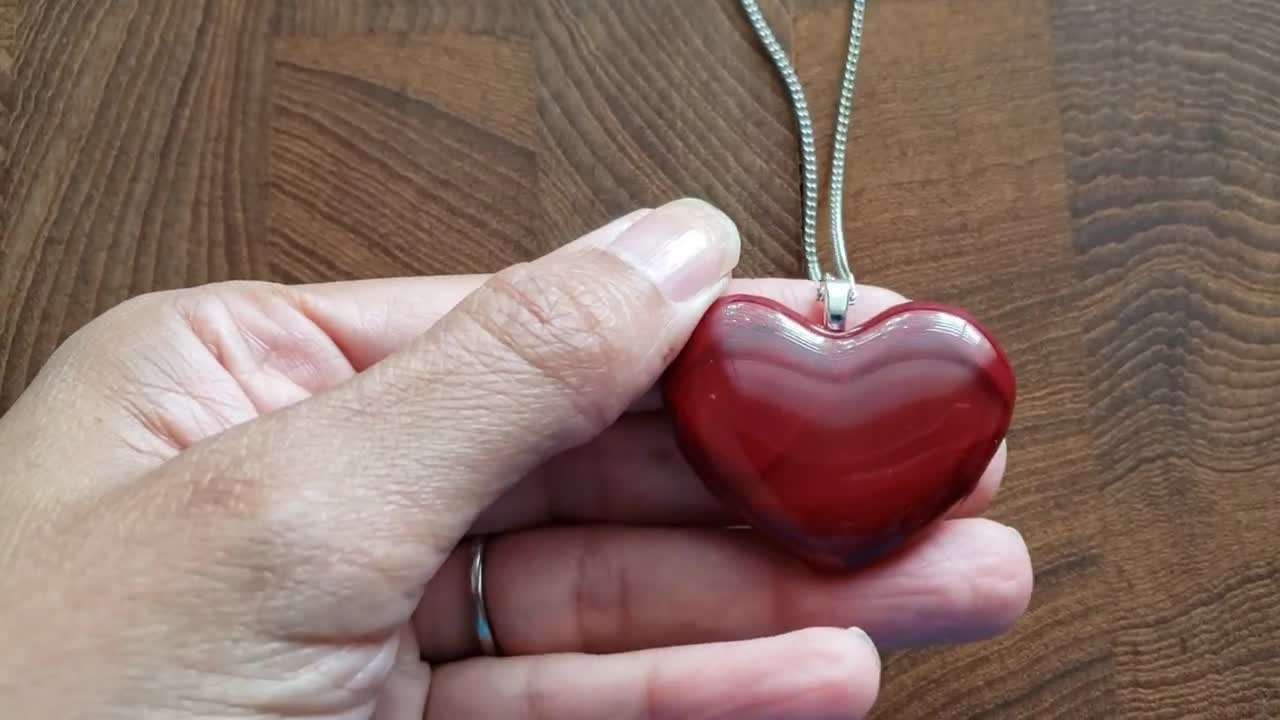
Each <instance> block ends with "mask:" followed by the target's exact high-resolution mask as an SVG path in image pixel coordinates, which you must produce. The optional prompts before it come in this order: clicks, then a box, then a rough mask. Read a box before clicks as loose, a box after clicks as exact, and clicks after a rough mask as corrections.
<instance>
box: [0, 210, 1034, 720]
mask: <svg viewBox="0 0 1280 720" xmlns="http://www.w3.org/2000/svg"><path fill="white" fill-rule="evenodd" d="M738 243H739V241H738V237H737V233H736V231H735V230H734V228H733V226H732V224H731V223H730V222H729V221H728V220H727V219H726V218H725V217H724V216H723V215H721V214H719V213H718V212H716V211H714V210H712V209H710V208H708V207H707V206H705V205H703V204H701V203H696V202H691V201H681V202H677V203H673V204H671V205H668V206H665V207H662V208H660V209H657V210H654V211H650V212H640V213H636V214H632V215H630V216H628V217H626V218H623V219H620V220H618V221H616V222H614V223H612V224H610V225H608V226H606V227H604V228H602V229H600V230H597V231H595V232H593V233H591V234H589V235H587V236H585V237H583V238H581V239H580V240H578V241H576V242H574V243H572V244H570V245H568V246H566V247H564V248H563V249H561V250H558V251H556V252H554V253H552V254H550V255H548V256H547V257H545V258H542V259H539V260H537V261H536V262H533V263H530V264H526V265H521V266H517V267H514V268H511V269H509V270H506V271H504V272H502V273H499V274H497V275H494V276H492V277H444V278H413V279H394V280H377V281H364V282H350V283H337V284H327V285H311V286H296V287H283V286H277V285H268V284H260V283H226V284H219V285H212V286H207V287H202V288H195V289H190V290H180V291H174V292H166V293H157V294H152V295H146V296H142V297H139V298H136V299H134V300H130V301H129V302H126V303H124V304H123V305H121V306H119V307H117V308H116V309H114V310H112V311H110V312H108V313H107V314H105V315H104V316H102V317H100V318H99V319H97V320H95V321H94V322H92V323H90V324H89V325H88V326H86V327H85V328H84V329H82V330H81V331H80V332H78V333H76V334H75V335H74V336H73V337H72V338H70V339H69V340H68V341H67V342H66V343H65V344H64V345H63V346H62V347H61V348H60V349H59V350H58V351H57V353H55V355H54V356H53V358H52V359H51V360H50V361H49V363H48V364H47V366H46V367H45V368H44V369H43V371H42V372H41V373H40V374H39V376H38V377H37V378H36V379H35V381H34V382H33V384H32V385H31V387H30V388H29V389H28V391H27V392H26V393H25V394H24V395H23V396H22V397H21V398H20V399H19V400H18V402H17V403H16V405H15V406H14V407H13V408H12V409H11V410H10V412H9V413H8V414H7V415H5V416H4V417H3V418H0V607H3V608H4V611H3V613H0V637H4V638H5V642H4V644H3V645H2V646H0V705H3V706H4V707H6V708H8V709H10V711H11V712H13V713H14V716H15V717H47V718H54V717H57V718H80V717H86V718H87V717H93V718H179V717H181V718H191V717H202V718H203V717H217V718H276V717H288V718H377V719H378V720H409V719H416V718H420V717H424V716H425V717H427V718H431V719H432V720H435V719H437V718H440V719H450V720H452V719H454V718H556V719H560V718H624V717H656V718H688V717H733V718H751V717H761V718H766V717H767V718H815V717H824V718H825V717H841V718H844V717H850V718H856V717H862V716H863V715H864V714H865V713H866V712H867V710H868V708H869V707H870V706H871V704H872V702H873V701H874V699H875V695H876V692H877V687H878V683H879V664H878V658H877V655H876V651H875V649H874V648H873V646H872V645H871V643H870V641H869V640H867V639H866V636H865V635H863V634H862V633H861V632H860V631H854V630H849V629H845V628H848V627H850V626H858V627H861V628H864V629H865V630H866V631H867V632H869V633H870V635H871V636H872V637H874V638H875V640H876V641H877V643H878V644H879V645H880V646H882V647H886V648H894V647H909V646H919V645H926V644H931V643H942V642H959V641H968V640H976V639H980V638H985V637H989V636H991V635H993V634H996V633H999V632H1001V631H1002V630H1004V629H1005V628H1007V627H1009V626H1010V625H1011V624H1012V623H1013V622H1014V621H1015V620H1016V618H1017V617H1018V616H1019V615H1020V614H1021V613H1022V612H1023V611H1024V609H1025V608H1026V605H1027V602H1028V596H1029V593H1030V586H1031V571H1030V565H1029V560H1028V557H1027V551H1026V547H1025V546H1024V544H1023V542H1022V540H1021V538H1020V537H1019V536H1018V535H1017V534H1016V533H1015V532H1013V531H1012V530H1010V529H1008V528H1006V527H1004V526H1001V525H999V524H997V523H994V522H991V521H987V520H981V519H975V518H974V517H973V516H975V515H976V514H978V513H979V512H981V511H982V509H983V508H984V506H985V505H986V504H987V502H988V501H989V500H990V498H991V496H992V494H993V493H994V492H995V490H996V487H997V486H998V484H999V482H1000V476H1001V473H1002V470H1003V463H1004V459H1003V458H1004V455H1003V452H1002V453H1001V455H1000V456H998V457H997V459H996V461H995V462H994V463H993V465H992V467H991V469H990V470H989V471H988V473H987V475H986V476H985V478H984V479H983V481H982V484H981V487H980V488H979V490H978V491H977V492H976V493H975V494H974V495H973V496H972V497H970V498H969V499H968V500H967V501H965V503H964V504H963V505H962V506H961V507H958V508H956V510H955V512H954V517H953V518H952V519H949V520H947V521H945V522H943V523H942V524H941V525H940V526H939V527H937V528H936V529H935V530H934V531H933V532H932V534H931V535H930V536H929V537H928V538H927V539H925V540H924V541H923V542H921V543H920V544H918V545H917V546H915V547H914V548H913V549H911V550H910V551H909V552H907V553H905V554H903V555H900V556H898V557H896V558H894V559H893V560H891V561H890V562H888V563H885V564H883V565H879V566H877V567H875V568H873V569H871V570H868V571H865V572H861V573H857V574H852V575H847V576H830V575H822V574H817V573H814V572H811V571H810V570H808V569H807V568H806V567H805V566H803V565H802V564H800V563H798V562H796V561H794V560H793V559H791V558H790V557H789V556H786V555H783V554H780V553H778V552H777V551H775V550H774V549H772V547H771V546H769V545H767V544H765V543H764V542H762V541H761V540H759V539H757V538H756V537H754V536H753V535H752V534H751V533H749V532H742V531H736V530H728V529H724V525H725V524H727V523H729V522H730V519H729V518H726V517H725V516H724V513H723V511H722V510H721V508H720V507H719V506H718V505H717V504H716V503H715V502H714V501H713V500H712V499H711V498H710V496H709V495H708V494H707V493H706V492H705V491H704V490H703V489H702V487H701V485H700V484H699V482H698V481H697V479H696V478H695V477H694V476H693V475H692V474H691V472H690V470H689V469H688V468H687V467H686V466H685V465H684V463H683V462H682V461H681V460H680V457H679V455H678V453H677V451H676V449H675V447H674V444H673V440H672V437H671V434H670V431H669V429H668V427H667V425H666V424H665V422H664V421H663V418H662V416H661V414H660V413H654V412H648V411H651V410H653V409H655V404H654V403H655V402H656V401H655V400H654V397H655V395H654V393H652V392H648V391H649V389H650V388H651V387H652V386H653V384H654V383H655V381H656V380H657V378H658V377H659V375H660V373H661V371H662V370H663V368H664V366H665V365H666V364H667V363H668V362H669V361H670V359H671V358H672V356H673V355H674V354H675V353H676V352H677V351H678V350H679V348H680V347H681V345H682V343H683V342H684V341H685V339H686V338H687V337H688V335H689V333H690V332H691V331H692V329H693V327H694V325H695V324H696V322H697V321H698V319H699V317H700V316H701V314H702V313H703V312H704V311H705V309H706V308H707V307H708V305H709V304H710V303H711V301H712V300H713V299H714V298H715V297H716V296H718V295H719V294H720V293H722V292H723V291H725V289H726V287H727V286H736V287H734V289H735V290H747V291H750V292H755V293H760V294H768V295H771V296H774V297H777V298H779V299H780V300H782V301H784V302H788V303H791V304H793V305H797V306H801V305H808V304H810V303H811V302H812V297H811V292H812V288H811V286H810V285H809V284H808V283H804V282H799V281H786V280H766V281H741V282H738V281H735V282H732V283H730V281H729V280H727V278H728V276H729V274H730V272H731V270H732V269H733V267H734V266H735V264H736V262H737V258H738ZM899 299H900V298H899V297H898V296H897V295H894V294H893V293H890V292H888V291H885V290H879V289H875V288H864V289H863V293H862V296H861V300H860V302H859V304H858V306H857V310H858V313H859V314H860V317H865V316H866V315H867V314H870V313H874V312H876V311H877V310H879V309H881V308H883V307H884V306H886V305H889V304H892V303H893V302H895V301H898V300H899ZM858 319H859V318H855V321H857V320H858ZM473 533H496V535H495V536H493V539H492V540H491V541H490V543H489V546H488V550H487V555H486V557H487V560H486V566H485V575H486V585H487V588H486V594H487V598H488V609H489V614H490V617H491V619H492V622H493V625H494V629H495V633H496V637H497V640H498V642H499V644H500V646H501V649H502V650H503V654H504V655H505V656H504V657H498V658H490V657H478V654H479V648H478V645H477V641H476V639H475V638H474V637H473V635H472V634H471V624H470V609H471V606H470V599H469V594H468V586H467V554H466V545H465V543H464V542H463V541H464V539H465V538H466V537H467V536H468V535H470V534H473ZM460 543H461V544H460ZM424 660H425V662H424Z"/></svg>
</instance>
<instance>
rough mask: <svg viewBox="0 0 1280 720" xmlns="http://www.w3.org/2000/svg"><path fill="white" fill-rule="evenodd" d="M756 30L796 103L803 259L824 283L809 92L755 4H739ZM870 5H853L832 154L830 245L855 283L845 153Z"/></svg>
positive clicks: (842, 272) (861, 0)
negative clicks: (846, 222)
mask: <svg viewBox="0 0 1280 720" xmlns="http://www.w3.org/2000/svg"><path fill="white" fill-rule="evenodd" d="M740 2H741V4H742V9H743V11H744V12H746V15H747V19H748V20H749V21H750V22H751V27H752V29H754V30H755V33H756V36H757V37H758V38H759V39H760V44H761V45H763V46H764V49H765V52H766V53H767V54H768V55H769V59H770V60H772V61H773V64H774V66H775V67H776V68H777V69H778V74H779V75H781V76H782V81H783V84H784V85H786V88H787V94H788V95H789V96H790V98H791V108H792V112H793V114H794V115H795V120H796V126H797V127H798V129H799V131H800V172H801V175H802V179H803V187H802V197H803V201H804V257H805V265H806V269H807V272H808V275H809V279H810V280H813V281H815V282H821V281H822V280H823V279H824V276H823V273H822V263H821V261H820V260H819V258H818V193H819V189H820V188H819V185H818V152H817V149H816V147H815V144H814V139H813V116H812V115H810V114H809V103H808V101H807V100H806V99H805V95H804V87H803V86H801V84H800V77H799V76H798V75H797V74H796V71H795V68H794V67H793V66H792V65H791V60H790V59H789V58H788V57H787V53H786V51H785V50H783V48H782V45H781V44H780V43H779V42H778V39H777V37H776V36H775V35H774V34H773V29H772V28H770V27H769V21H768V20H766V19H765V17H764V13H763V12H762V11H761V10H760V5H759V3H758V2H757V1H756V0H740ZM865 11H866V0H853V15H852V19H851V20H850V25H849V49H848V52H847V53H846V54H845V62H844V77H843V79H842V80H841V83H840V104H839V106H838V108H837V111H836V130H835V140H834V142H833V145H832V149H831V182H830V198H829V203H828V204H829V206H830V208H831V230H830V234H831V245H832V251H833V253H832V254H833V255H834V257H835V264H836V274H837V277H839V278H841V279H843V280H847V281H848V282H849V283H850V285H851V286H852V284H853V271H852V270H851V269H850V267H849V256H848V251H847V250H846V248H845V239H844V165H845V150H846V148H847V146H848V144H849V118H850V116H851V115H852V114H853V94H854V89H855V81H856V78H857V74H858V56H859V54H860V53H861V51H862V22H863V16H864V13H865Z"/></svg>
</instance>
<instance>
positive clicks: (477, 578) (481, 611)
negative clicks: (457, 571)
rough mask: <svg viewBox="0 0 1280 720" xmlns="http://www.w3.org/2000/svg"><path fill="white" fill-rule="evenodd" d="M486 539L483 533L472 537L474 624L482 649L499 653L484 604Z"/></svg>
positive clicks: (486, 652)
mask: <svg viewBox="0 0 1280 720" xmlns="http://www.w3.org/2000/svg"><path fill="white" fill-rule="evenodd" d="M484 541H485V538H484V536H483V535H479V536H476V537H473V538H471V607H472V626H473V627H474V628H475V631H476V639H477V640H479V641H480V651H481V652H483V653H484V654H485V655H497V654H498V643H497V642H496V641H495V640H494V639H493V626H492V625H490V624H489V613H488V612H487V611H486V610H485V605H484Z"/></svg>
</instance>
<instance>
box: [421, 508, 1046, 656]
mask: <svg viewBox="0 0 1280 720" xmlns="http://www.w3.org/2000/svg"><path fill="white" fill-rule="evenodd" d="M485 557H486V560H485V568H484V572H485V596H486V597H485V601H486V607H487V610H488V614H489V618H490V621H491V623H492V625H493V630H494V635H495V637H496V639H497V642H498V644H499V647H500V649H501V650H502V651H503V652H504V653H506V654H512V655H526V654H538V653H554V652H590V653H612V652H622V651H630V650H638V649H644V648H651V647H663V646H673V645H686V644H691V643H705V642H717V641H728V640H740V639H746V638H753V637H761V636H765V635H774V634H778V633H782V632H786V631H789V630H794V629H799V628H805V627H812V626H841V627H845V626H858V627H861V628H864V629H865V630H866V631H867V632H868V633H869V634H870V635H871V636H872V638H873V639H874V640H875V641H876V643H877V644H878V645H880V646H881V647H885V648H896V647H911V646H920V645H926V644H936V643H947V642H965V641H971V640H978V639H982V638H986V637H990V636H992V635H995V634H997V633H999V632H1001V631H1003V630H1004V629H1006V628H1007V627H1008V626H1009V625H1011V624H1012V623H1013V622H1014V621H1015V620H1016V619H1017V618H1018V617H1019V616H1020V615H1021V614H1022V612H1023V611H1024V610H1025V609H1026V605H1027V602H1028V600H1029V597H1030V592H1031V565H1030V559H1029V557H1028V555H1027V549H1026V545H1025V544H1024V543H1023V541H1022V539H1021V537H1020V536H1018V534H1017V533H1016V532H1014V531H1012V530H1010V529H1009V528H1007V527H1005V526H1003V525H1000V524H998V523H995V522H992V521H989V520H979V519H962V520H949V521H946V522H943V523H941V524H940V525H939V526H938V527H936V528H935V529H934V530H933V531H932V532H931V533H930V534H929V535H927V536H926V537H925V538H924V539H922V540H921V541H920V542H918V543H916V544H915V545H913V546H912V547H910V548H908V549H907V550H905V551H904V552H902V553H900V554H898V555H897V556H894V557H892V558H890V559H888V560H886V561H884V562H882V563H880V564H878V565H875V566H873V567H870V568H867V569H865V570H862V571H859V572H856V573H846V574H825V573H817V572H814V571H812V570H810V569H809V568H808V567H807V566H805V565H803V564H802V563H800V562H799V561H797V560H794V559H793V558H791V557H790V556H788V555H785V554H783V553H781V552H778V551H776V550H775V549H773V547H772V546H771V545H768V544H767V543H765V542H764V541H762V540H761V539H759V538H758V537H756V536H755V535H754V534H753V533H750V532H745V531H737V530H724V529H712V528H704V529H697V528H680V529H677V528H621V527H615V528H601V527H595V528H577V529H565V528H558V529H557V528H546V529H537V530H530V531H525V532H517V533H512V534H510V535H505V536H499V537H497V538H494V539H492V540H491V541H490V544H489V547H488V550H487V551H486V553H485ZM468 569H469V565H468V556H467V553H466V552H465V551H463V552H456V553H455V554H454V555H453V556H452V557H450V559H449V560H448V561H447V562H446V563H445V565H444V567H442V568H441V570H440V572H439V573H438V574H437V575H436V576H435V577H434V578H433V579H432V581H431V583H430V584H429V585H428V586H427V588H426V592H425V594H424V597H423V600H422V603H421V605H420V606H419V608H418V612H417V613H415V618H414V623H415V626H416V628H417V630H418V634H419V639H420V641H421V645H422V650H423V654H424V656H425V657H426V658H427V659H428V660H431V661H447V660H452V659H457V658H460V657H466V656H470V655H473V654H475V653H476V652H477V650H478V644H477V641H476V639H475V637H474V635H473V634H472V633H471V628H472V626H471V623H470V619H471V612H472V609H473V608H472V605H471V601H470V595H469V593H468V590H467V588H468V584H467V583H468V575H467V573H468Z"/></svg>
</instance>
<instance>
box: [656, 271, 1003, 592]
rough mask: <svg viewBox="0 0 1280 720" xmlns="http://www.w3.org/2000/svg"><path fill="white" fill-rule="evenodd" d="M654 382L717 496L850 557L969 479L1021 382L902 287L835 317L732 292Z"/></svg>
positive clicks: (795, 546)
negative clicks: (853, 317) (872, 305)
mask: <svg viewBox="0 0 1280 720" xmlns="http://www.w3.org/2000/svg"><path fill="white" fill-rule="evenodd" d="M663 393H664V396H665V403H666V406H667V408H668V411H669V412H670V413H671V416H672V419H673V422H674V424H675V429H676V437H677V439H678V441H679V444H680V447H681V450H682V451H683V453H684V455H685V457H686V458H687V459H688V461H689V463H690V465H691V466H692V467H693V468H694V470H695V471H696V472H697V473H698V475H699V476H700V477H701V478H702V479H703V481H704V482H705V483H706V485H707V487H708V488H709V489H710V490H711V491H712V492H713V493H714V494H715V495H716V496H718V497H719V498H720V499H721V500H722V501H723V502H724V503H725V504H726V505H728V506H730V507H731V508H732V509H734V510H736V511H737V512H738V513H739V514H740V515H742V517H743V519H744V520H746V521H747V522H749V523H750V524H751V525H752V526H753V527H755V529H756V530H757V531H759V532H762V533H764V534H766V535H768V536H770V537H772V538H774V539H775V540H777V541H778V542H780V543H781V544H782V545H783V546H784V547H786V548H788V549H790V550H791V551H792V552H794V553H796V554H797V555H799V556H800V557H802V558H804V559H805V560H807V561H809V562H810V563H812V564H813V565H815V566H818V567H821V568H828V569H851V568H855V567H861V566H864V565H867V564H869V563H872V562H874V561H876V560H878V559H880V558H882V557H884V556H885V555H886V554H888V553H890V552H892V551H894V550H896V549H898V548H900V547H902V546H903V545H904V544H905V543H906V542H907V541H909V540H910V539H912V538H913V537H915V536H916V535H918V534H919V533H920V531H922V530H924V529H925V528H927V527H928V526H930V525H931V524H933V523H934V522H935V521H936V520H938V519H939V518H940V517H941V516H942V515H944V514H945V513H946V511H947V510H948V509H950V508H951V507H953V506H954V505H955V504H956V503H958V502H959V501H960V500H962V499H964V498H965V497H966V496H967V495H968V494H969V493H970V492H972V491H973V489H974V487H975V486H976V485H977V482H978V479H979V478H980V477H981V475H982V473H983V471H984V470H985V469H986V467H987V465H988V464H989V463H990V462H991V459H992V457H993V456H994V455H995V453H996V450H997V449H998V448H999V446H1000V442H1001V440H1002V439H1003V438H1004V435H1005V433H1006V432H1007V431H1008V429H1009V423H1010V420H1011V418H1012V414H1013V406H1014V397H1015V394H1016V391H1015V382H1014V376H1013V370H1012V368H1011V367H1010V365H1009V361H1008V359H1007V358H1006V357H1005V353H1004V351H1003V350H1002V349H1001V348H1000V346H999V345H998V344H997V343H996V341H995V340H994V339H993V338H992V336H991V335H990V333H988V332H987V331H986V330H985V329H984V328H983V327H982V326H981V325H979V324H978V323H977V322H976V321H975V320H973V319H972V318H970V317H969V316H968V315H967V314H965V313H964V312H963V311H960V310H956V309H954V308H948V307H945V306H941V305H934V304H927V303H914V302H912V303H904V304H902V305H898V306H896V307H893V308H890V309H888V310H886V311H885V312H883V313H881V314H880V315H878V316H877V317H875V318H872V319H871V320H869V321H867V322H866V323H863V324H862V325H860V326H858V327H856V328H852V329H850V330H847V331H844V332H833V331H830V330H827V329H825V328H823V327H821V326H820V325H819V324H817V323H814V322H811V321H809V320H806V319H804V318H802V317H801V316H800V315H798V314H796V313H795V312H793V311H791V310H790V309H788V308H786V307H783V306H782V305H780V304H778V303H776V302H774V301H772V300H769V299H766V298H759V297H754V296H746V295H737V296H731V297H726V298H722V299H721V300H719V301H717V302H716V304H715V305H713V306H712V307H711V309H710V310H709V311H708V312H707V314H706V315H705V316H704V318H703V320H702V322H701V323H700V324H699V326H698V327H697V329H696V330H695V331H694V333H693V336H692V337H691V338H690V340H689V342H688V343H687V344H686V346H685V348H684V350H683V352H682V353H681V354H680V356H679V357H678V358H677V359H676V361H675V362H674V363H673V364H672V366H671V368H670V369H669V371H668V373H667V376H666V378H665V379H664V383H663Z"/></svg>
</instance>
